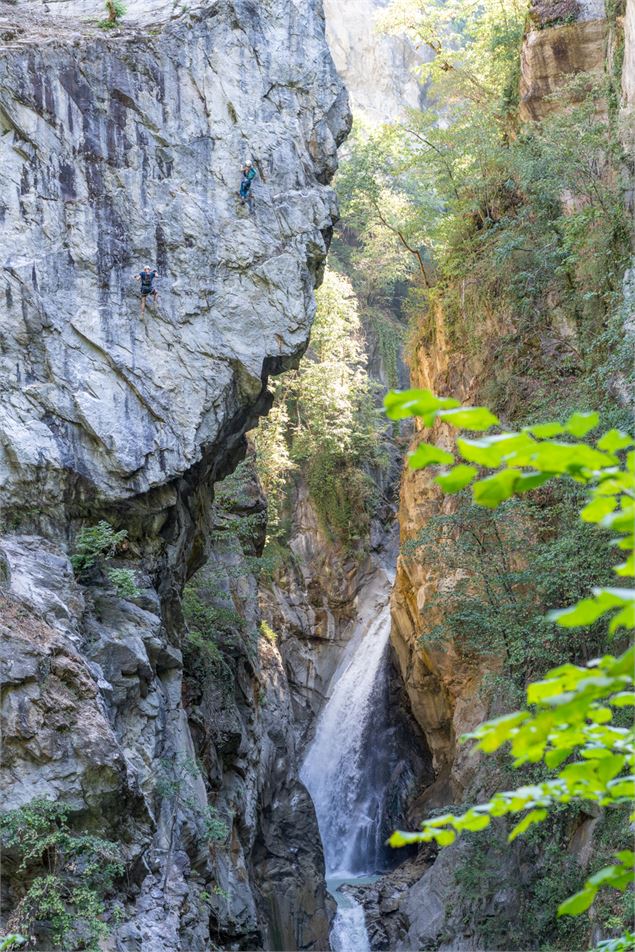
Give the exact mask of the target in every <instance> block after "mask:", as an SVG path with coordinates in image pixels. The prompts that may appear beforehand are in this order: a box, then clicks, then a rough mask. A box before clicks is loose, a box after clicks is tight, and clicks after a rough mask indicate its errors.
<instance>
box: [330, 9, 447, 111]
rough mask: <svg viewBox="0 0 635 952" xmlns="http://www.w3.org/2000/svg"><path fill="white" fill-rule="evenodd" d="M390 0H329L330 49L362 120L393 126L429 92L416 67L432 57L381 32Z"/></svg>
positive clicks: (395, 37)
mask: <svg viewBox="0 0 635 952" xmlns="http://www.w3.org/2000/svg"><path fill="white" fill-rule="evenodd" d="M386 7H387V3H386V2H385V0H355V3H351V2H350V0H325V4H324V10H325V14H326V25H327V35H328V41H329V46H330V48H331V52H332V54H333V59H334V60H335V65H336V66H337V71H338V73H339V74H340V76H341V77H342V79H343V80H344V82H345V83H346V88H347V89H348V91H349V93H350V96H351V103H352V105H353V109H354V112H355V116H356V118H357V119H359V120H361V121H370V122H371V123H381V122H389V121H392V120H394V119H396V118H397V117H398V116H399V115H401V114H403V112H404V111H405V110H406V109H408V108H410V109H416V108H418V107H419V106H420V105H421V104H422V102H423V99H424V96H425V88H424V86H423V84H422V83H421V82H419V80H418V78H417V72H416V70H417V67H418V66H419V65H421V63H424V62H426V61H427V60H428V59H429V55H430V54H429V52H428V51H426V50H425V49H422V48H420V47H416V46H415V44H414V43H413V42H411V40H410V39H408V37H406V36H405V35H401V36H400V35H398V34H396V35H387V34H385V33H383V32H382V31H380V29H379V28H378V18H379V17H380V16H381V14H382V12H385V10H386Z"/></svg>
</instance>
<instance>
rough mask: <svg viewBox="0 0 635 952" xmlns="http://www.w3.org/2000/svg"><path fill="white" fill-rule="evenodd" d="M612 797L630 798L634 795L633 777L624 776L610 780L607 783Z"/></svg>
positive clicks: (634, 779)
mask: <svg viewBox="0 0 635 952" xmlns="http://www.w3.org/2000/svg"><path fill="white" fill-rule="evenodd" d="M607 787H608V788H609V791H610V793H611V796H612V797H619V798H621V797H625V798H627V799H628V798H630V799H631V800H632V799H633V797H635V777H624V778H623V779H622V778H619V779H618V780H611V781H609V783H608V784H607Z"/></svg>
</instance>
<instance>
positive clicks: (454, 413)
mask: <svg viewBox="0 0 635 952" xmlns="http://www.w3.org/2000/svg"><path fill="white" fill-rule="evenodd" d="M438 417H439V419H440V420H443V422H444V423H450V424H451V425H452V426H456V427H459V428H460V429H463V430H489V428H490V427H492V426H495V425H496V424H497V423H500V420H499V419H498V417H496V416H494V414H493V413H491V412H490V411H489V410H488V409H487V407H458V408H457V409H453V410H442V411H441V412H440V413H439V414H438Z"/></svg>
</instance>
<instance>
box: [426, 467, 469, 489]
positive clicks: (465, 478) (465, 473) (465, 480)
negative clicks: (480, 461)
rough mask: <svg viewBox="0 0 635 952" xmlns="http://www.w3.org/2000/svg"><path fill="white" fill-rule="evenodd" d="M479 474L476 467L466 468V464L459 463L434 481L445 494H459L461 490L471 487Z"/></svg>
mask: <svg viewBox="0 0 635 952" xmlns="http://www.w3.org/2000/svg"><path fill="white" fill-rule="evenodd" d="M477 473H478V470H477V469H476V467H475V466H465V464H463V463H459V465H458V466H455V467H454V468H453V469H451V470H450V471H449V472H447V473H442V474H441V475H440V476H437V477H436V478H435V480H434V481H435V483H438V485H439V486H440V487H441V489H442V490H443V491H444V492H446V493H458V492H459V491H460V490H461V489H465V487H466V486H469V484H470V483H471V482H472V480H473V479H474V477H475V476H476V475H477Z"/></svg>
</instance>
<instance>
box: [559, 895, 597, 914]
mask: <svg viewBox="0 0 635 952" xmlns="http://www.w3.org/2000/svg"><path fill="white" fill-rule="evenodd" d="M596 892H597V889H594V888H589V889H583V890H582V891H581V892H579V893H576V894H575V896H570V897H569V899H565V901H564V902H562V903H560V905H559V906H558V915H559V916H579V915H580V913H582V912H584V911H585V910H586V909H588V908H589V906H590V905H591V904H592V902H593V900H594V899H595V894H596Z"/></svg>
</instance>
